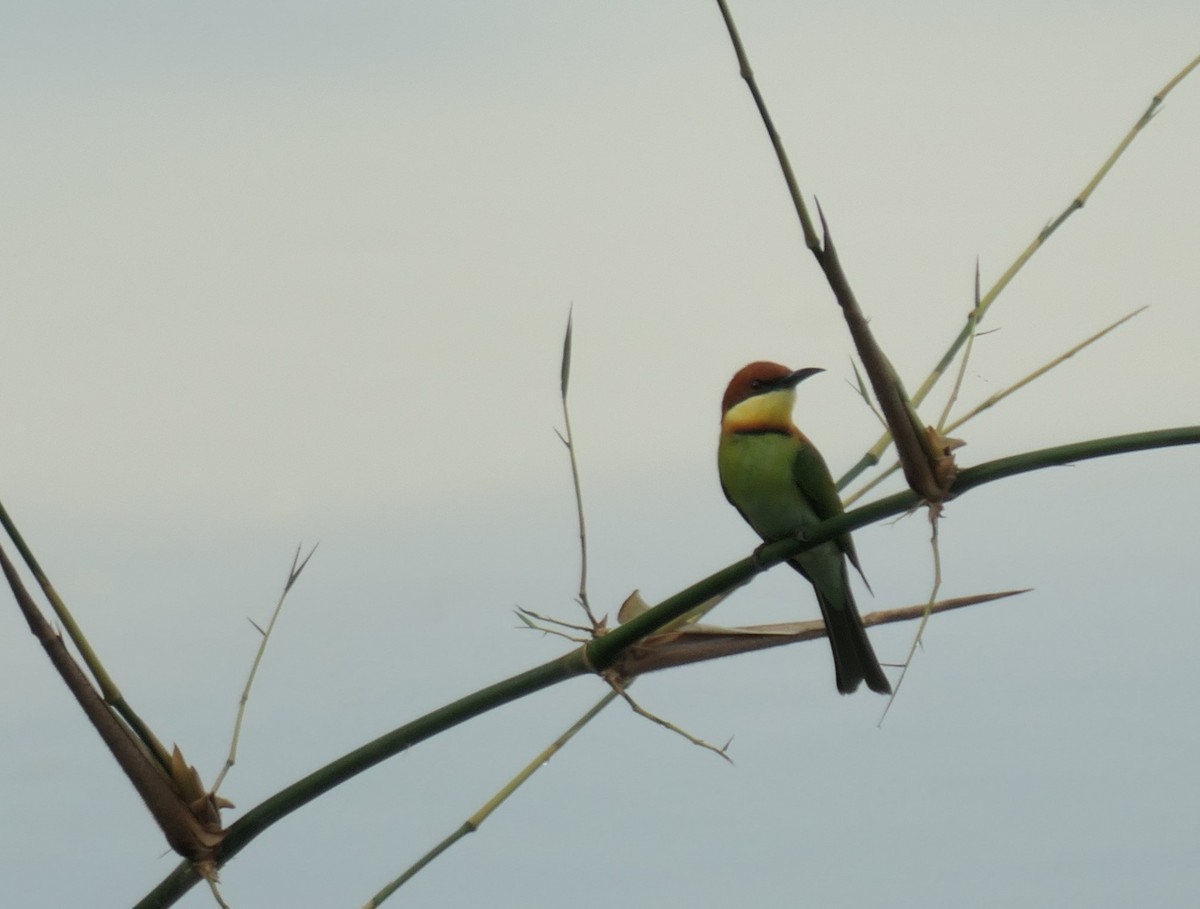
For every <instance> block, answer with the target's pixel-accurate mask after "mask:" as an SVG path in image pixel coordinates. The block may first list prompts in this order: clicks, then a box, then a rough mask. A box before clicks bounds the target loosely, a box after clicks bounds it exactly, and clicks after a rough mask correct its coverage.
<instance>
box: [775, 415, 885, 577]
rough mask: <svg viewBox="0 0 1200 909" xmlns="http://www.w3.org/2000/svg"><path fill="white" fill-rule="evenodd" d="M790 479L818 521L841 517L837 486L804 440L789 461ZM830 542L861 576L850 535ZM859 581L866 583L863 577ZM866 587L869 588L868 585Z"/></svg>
mask: <svg viewBox="0 0 1200 909" xmlns="http://www.w3.org/2000/svg"><path fill="white" fill-rule="evenodd" d="M792 478H793V479H794V480H795V481H796V488H797V489H799V490H800V494H801V495H802V496H804V498H806V499H808V501H809V502H810V503H811V504H812V508H813V511H815V512H816V513H817V517H819V518H820V519H821V520H822V521H827V520H829V519H830V518H836V517H837V516H838V515H840V514H845V509H844V508H842V499H841V497H840V496H839V495H838V491H837V486H835V485H834V482H833V475H832V474H830V472H829V467H828V466H826V464H825V459H824V458H823V457H821V452H819V451H817V449H816V447H815V446H814V445H813V444H812V443H811V442H809V441H808V440H807V439H801V442H800V450H799V451H797V452H796V458H795V460H794V461H793V462H792ZM834 542H835V543H837V546H838V549H840V550H841V551H842V552H843V553H845V554H846V557H847V558H849V559H850V564H852V565H853V566H854V567H855V569H857V571H858V573H859V575H862V573H863V570H862V566H861V565H859V564H858V553H857V552H855V551H854V541H853V540H852V539H850V534H848V533H844V534H842V535H841V536H838V537H835V538H834ZM863 581H866V577H865V576H863ZM867 586H868V587H870V585H869V584H868V585H867Z"/></svg>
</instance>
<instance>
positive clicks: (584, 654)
mask: <svg viewBox="0 0 1200 909" xmlns="http://www.w3.org/2000/svg"><path fill="white" fill-rule="evenodd" d="M1196 444H1200V426H1184V427H1177V428H1173V429H1163V430H1157V431H1151V432H1142V433H1132V434H1130V435H1122V436H1113V437H1110V438H1104V439H1094V440H1091V441H1087V442H1077V443H1073V444H1069V445H1059V446H1055V447H1053V448H1045V449H1041V450H1038V451H1031V452H1026V453H1024V454H1018V455H1012V456H1010V457H1006V458H999V459H997V460H994V461H989V462H987V463H984V464H979V465H976V466H974V467H970V468H966V469H964V470H962V471H960V472H959V474H958V476H957V478H956V479H955V482H954V485H953V487H952V489H951V495H952V496H958V495H961V494H963V493H965V492H967V491H969V490H971V489H974V488H975V487H977V486H982V485H984V484H987V483H993V482H996V481H997V480H1001V479H1004V478H1006V477H1010V476H1015V475H1016V474H1020V473H1027V472H1030V471H1033V470H1039V469H1042V468H1046V467H1052V466H1055V465H1062V464H1070V463H1075V462H1079V461H1085V460H1090V459H1092V458H1099V457H1106V456H1110V455H1117V454H1125V453H1128V452H1133V451H1149V450H1153V449H1157V448H1166V447H1171V446H1178V445H1196ZM921 502H922V500H921V498H920V497H919V496H918V495H917V494H916V493H914V492H912V491H911V490H905V491H903V492H899V493H896V494H894V495H891V496H887V497H886V498H883V499H879V500H878V501H875V502H872V503H870V504H868V505H863V506H860V507H859V508H856V509H854V510H852V511H848V512H846V513H845V514H843V515H840V516H839V517H837V518H833V519H831V520H829V521H825V522H823V523H822V524H820V525H818V526H817V527H814V528H813V529H812V530H811V531H809V532H808V533H806V534H805V536H804V539H803V540H801V539H786V540H780V541H778V542H775V543H772V544H770V545H766V546H762V547H760V548H759V549H758V550H756V552H755V553H754V554H753V555H751V556H748V557H747V558H744V559H742V560H740V561H738V562H735V563H733V564H732V565H729V566H727V567H725V568H722V569H721V570H720V571H717V572H714V573H713V574H711V575H709V576H708V577H707V578H704V579H703V580H701V581H699V582H697V583H695V584H693V585H691V586H690V587H688V588H687V589H686V590H683V591H680V592H679V593H677V594H675V595H674V596H671V597H668V598H667V599H665V600H664V601H663V602H661V603H659V604H658V605H657V606H656V607H654V608H653V609H650V610H649V611H647V612H645V613H643V614H642V615H639V616H636V617H634V618H632V619H630V620H629V621H628V622H626V623H625V624H623V625H621V626H619V627H617V628H615V629H613V630H611V631H609V632H608V633H607V634H605V635H602V636H600V637H598V638H596V639H595V640H593V641H591V642H590V643H588V644H587V645H585V646H583V647H581V648H579V649H577V650H573V651H571V652H570V653H567V654H565V655H563V656H561V657H558V658H556V659H553V660H550V661H549V662H546V663H543V664H542V665H540V666H536V667H534V668H533V669H530V670H527V671H525V672H522V673H519V674H518V675H515V676H512V677H511V678H508V679H505V680H503V681H501V682H498V683H496V684H495V685H490V686H488V687H487V688H484V689H481V690H480V691H476V692H473V693H472V694H469V695H467V696H466V697H463V698H460V699H459V700H457V701H454V702H453V703H450V704H447V705H445V706H444V707H440V708H438V709H437V710H434V711H432V712H430V713H427V714H425V715H424V716H422V717H420V718H418V719H416V720H413V721H412V722H410V723H407V724H405V725H403V726H401V727H399V728H398V729H394V730H392V731H391V732H388V733H386V734H384V735H382V736H380V737H378V738H377V739H375V740H374V741H372V742H368V743H367V744H366V745H363V746H362V747H360V748H357V749H355V750H354V751H351V752H349V753H348V754H346V755H343V756H342V757H340V758H338V759H336V760H334V761H332V762H331V763H329V764H327V765H325V766H324V767H322V768H320V769H319V770H317V771H315V772H313V773H311V774H309V775H308V776H306V777H304V778H303V779H300V780H297V781H296V782H295V783H292V784H291V785H290V786H287V787H286V788H284V789H282V790H281V791H279V792H278V793H276V794H275V795H273V796H271V797H270V798H268V799H266V800H265V801H263V802H262V803H260V804H259V805H257V806H255V807H254V808H252V809H250V810H249V811H248V812H247V813H246V814H245V816H243V817H242V818H241V819H240V820H238V821H236V822H234V823H233V824H232V825H231V826H230V827H229V828H228V830H227V831H226V836H225V839H224V840H223V842H222V844H221V849H220V852H219V853H218V855H217V864H218V865H224V864H225V863H226V862H228V861H229V860H230V859H232V858H233V857H234V856H235V855H237V854H238V853H239V852H241V850H242V849H244V848H246V846H248V845H249V844H250V843H251V842H252V841H253V840H254V839H255V838H256V837H257V836H258V835H259V834H261V833H263V832H264V831H266V830H267V829H268V828H270V827H271V826H272V825H274V824H275V823H277V822H278V821H280V820H282V819H283V818H285V817H287V816H288V815H289V814H291V813H292V812H294V811H296V810H297V809H298V808H300V807H302V806H303V805H306V804H308V803H309V802H311V801H312V800H313V799H316V798H318V797H319V796H321V795H323V794H325V793H326V792H328V791H330V790H331V789H333V788H335V787H336V786H338V785H340V784H341V783H343V782H345V781H346V780H348V779H351V778H352V777H354V776H357V775H358V774H359V773H362V772H363V771H365V770H368V769H370V768H371V767H374V766H375V765H376V764H379V763H381V762H382V761H385V760H387V759H388V758H390V757H393V756H395V755H397V754H399V753H400V752H402V751H405V750H407V749H408V748H411V747H412V746H413V745H416V744H418V743H419V742H422V741H425V740H426V739H428V738H431V737H433V736H435V735H437V734H438V733H440V732H444V731H446V730H447V729H450V728H453V727H454V726H457V725H458V724H460V723H463V722H465V721H467V720H469V719H472V718H473V717H476V716H479V715H480V714H483V713H486V712H488V711H490V710H493V709H495V708H497V707H500V706H502V705H504V704H508V703H510V702H511V701H514V700H517V699H519V698H522V697H525V696H526V695H530V694H533V693H534V692H537V691H541V690H542V689H544V688H548V687H550V686H552V685H556V684H559V683H560V682H564V681H566V680H567V679H571V678H575V677H578V676H580V675H585V674H588V673H593V672H603V671H604V670H606V669H608V668H609V667H611V666H612V665H613V664H614V663H615V662H616V660H617V659H618V658H619V657H620V655H621V653H622V652H623V651H624V650H625V649H626V648H627V647H629V646H630V645H632V644H634V643H636V642H637V641H639V640H641V639H642V638H644V637H646V636H648V635H650V634H652V633H654V632H655V631H658V630H659V629H661V628H663V627H665V626H666V625H668V624H669V623H670V622H672V621H674V620H675V619H677V618H679V617H680V616H683V615H684V614H686V613H687V612H688V611H689V610H691V609H694V608H695V607H696V606H698V605H699V604H701V603H703V602H704V601H705V600H707V599H709V598H710V597H713V596H716V595H718V594H720V593H722V592H723V591H726V590H730V589H732V588H734V587H736V586H738V585H740V584H743V583H745V582H746V581H748V580H750V578H752V577H754V576H755V575H757V574H759V573H761V572H763V571H765V570H766V569H767V568H769V567H771V566H772V565H776V564H778V563H779V562H781V561H784V560H785V559H789V558H792V557H794V556H796V555H798V554H800V553H801V552H804V551H806V550H808V549H811V548H812V547H814V546H819V545H820V544H821V543H824V542H826V541H828V540H830V539H833V538H834V537H836V536H839V535H841V534H844V533H848V532H850V531H853V530H855V529H857V528H860V527H864V526H866V525H867V524H872V523H875V522H876V521H880V520H883V519H885V518H889V517H893V516H895V515H900V514H904V513H905V512H907V511H909V510H910V509H912V508H915V507H917V506H918V505H920V504H921ZM199 879H200V878H199V876H198V874H197V873H196V871H195V870H194V869H193V868H192V866H191V865H190V864H188V863H184V864H182V865H180V866H178V867H177V868H176V869H175V870H174V871H173V872H171V874H170V875H168V876H167V878H165V879H164V880H163V881H162V882H161V883H160V884H159V885H158V886H157V887H156V888H155V889H154V890H153V891H151V892H150V893H149V894H147V895H146V897H144V898H143V899H142V900H141V901H140V902H139V903H138V904H137V907H136V909H158V907H163V906H168V905H171V904H172V903H174V902H175V900H177V899H178V898H179V897H180V896H182V895H183V894H184V893H186V892H187V891H188V890H189V889H191V887H193V886H194V885H195V884H196V882H197V881H198V880H199Z"/></svg>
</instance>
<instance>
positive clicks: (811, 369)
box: [779, 366, 825, 388]
mask: <svg viewBox="0 0 1200 909" xmlns="http://www.w3.org/2000/svg"><path fill="white" fill-rule="evenodd" d="M824 371H825V370H823V369H822V368H821V367H820V366H806V367H805V368H804V369H797V370H796V371H795V372H793V373H789V374H788V375H786V376H784V377H783V378H782V379H781V380H780V382H779V387H780V388H795V387H796V386H797V385H799V384H800V383H801V382H803V381H804V380H805V379H807V378H809V377H811V376H815V375H816V374H817V373H819V372H824Z"/></svg>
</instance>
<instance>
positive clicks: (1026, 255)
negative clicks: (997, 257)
mask: <svg viewBox="0 0 1200 909" xmlns="http://www.w3.org/2000/svg"><path fill="white" fill-rule="evenodd" d="M1197 66H1200V56H1197V57H1196V58H1195V59H1194V60H1192V61H1191V62H1190V63H1188V64H1187V65H1186V66H1185V67H1183V69H1181V70H1180V71H1179V72H1178V73H1176V74H1175V75H1174V76H1173V77H1172V78H1171V80H1170V81H1169V82H1167V84H1166V85H1164V86H1163V87H1162V88H1161V89H1160V90H1159V91H1158V93H1157V94H1155V95H1154V97H1153V98H1152V99H1151V101H1150V105H1149V106H1148V107H1147V108H1146V110H1145V111H1144V112H1143V113H1142V115H1141V117H1139V118H1138V120H1137V122H1136V123H1134V124H1133V126H1132V127H1130V129H1129V132H1127V133H1126V134H1125V136H1124V137H1123V138H1122V139H1121V141H1120V142H1119V143H1117V147H1116V148H1115V149H1113V152H1112V154H1110V155H1109V156H1108V158H1107V159H1106V160H1105V162H1104V163H1103V164H1102V165H1101V166H1100V169H1099V170H1098V171H1096V173H1095V175H1093V177H1092V179H1091V180H1089V181H1088V183H1087V185H1086V186H1085V187H1084V188H1083V190H1082V191H1080V193H1079V194H1078V195H1077V196H1076V197H1075V198H1074V199H1072V200H1071V202H1070V204H1068V205H1067V207H1066V208H1065V209H1063V211H1062V212H1061V213H1060V214H1059V215H1058V217H1056V218H1054V219H1053V220H1052V221H1051V222H1050V223H1049V224H1047V225H1046V227H1044V228H1043V229H1042V230H1041V231H1040V232H1039V233H1038V235H1037V236H1036V237H1034V238H1033V240H1032V241H1031V242H1030V244H1029V245H1028V246H1027V247H1025V249H1024V251H1023V252H1021V254H1020V255H1018V256H1017V258H1016V259H1015V260H1014V261H1013V262H1012V264H1011V265H1009V267H1008V268H1007V269H1005V271H1004V274H1002V275H1001V276H1000V277H999V278H998V279H996V283H995V284H993V285H992V286H991V287H990V288H989V289H988V292H987V293H986V294H984V295H983V298H982V299H981V300H980V301H979V302H978V304H976V306H975V307H974V309H972V310H971V312H970V314H969V315H968V316H967V322H966V324H965V325H963V327H962V330H961V331H960V332H959V333H958V336H957V337H955V339H954V340H953V341H952V342H951V343H950V346H949V347H948V348H947V349H946V352H945V353H944V354H943V355H942V358H941V360H939V361H938V363H937V365H936V366H934V368H933V370H932V371H931V372H930V373H929V375H927V376H926V377H925V380H924V381H923V382H922V383H921V385H920V387H919V388H917V390H916V392H914V393H913V396H912V404H913V407H919V406H920V405H921V402H922V401H924V400H925V398H926V396H927V395H928V394H929V392H930V391H931V390H932V389H933V387H934V386H935V385H936V384H937V383H938V381H939V380H940V379H941V378H942V376H943V375H944V374H945V373H946V371H947V370H948V369H949V368H950V364H951V363H952V362H953V361H954V358H955V357H956V356H957V355H958V352H959V350H960V349H961V348H962V346H963V344H965V343H966V341H967V339H968V338H969V337H971V335H972V333H973V332H974V331H975V329H976V327H977V326H978V324H979V322H981V321H982V320H983V317H984V316H985V315H986V314H987V311H988V310H989V309H990V308H991V305H992V303H994V302H995V300H996V298H997V297H998V296H1000V294H1001V292H1002V291H1003V290H1004V289H1005V288H1006V287H1007V286H1008V284H1009V282H1010V281H1012V279H1013V278H1014V277H1016V275H1017V273H1018V272H1020V270H1021V269H1022V268H1024V267H1025V263H1026V262H1028V261H1029V260H1030V259H1031V258H1032V257H1033V255H1034V253H1036V252H1037V251H1038V250H1039V249H1041V247H1042V245H1043V244H1044V243H1045V242H1046V241H1047V240H1048V239H1050V237H1051V236H1052V235H1053V234H1054V233H1055V231H1057V230H1058V229H1059V227H1061V226H1062V225H1063V223H1064V222H1065V221H1066V220H1067V219H1068V218H1069V217H1071V215H1073V214H1074V213H1075V212H1077V211H1079V209H1081V208H1083V206H1084V205H1086V204H1087V202H1088V200H1089V199H1090V198H1091V196H1092V193H1093V192H1095V190H1096V187H1097V186H1099V185H1100V181H1101V180H1103V179H1104V178H1105V177H1106V176H1107V175H1108V172H1109V171H1110V170H1112V167H1113V165H1114V164H1116V163H1117V159H1119V158H1120V157H1121V155H1122V154H1124V152H1125V149H1127V148H1128V147H1129V145H1130V144H1131V143H1132V142H1133V140H1134V139H1135V138H1137V135H1138V133H1140V132H1141V131H1142V129H1143V128H1145V126H1146V125H1147V124H1148V123H1149V122H1150V121H1151V120H1152V119H1153V118H1154V115H1155V114H1156V113H1157V112H1158V109H1159V108H1160V107H1161V106H1162V104H1163V101H1165V100H1166V97H1167V95H1168V94H1170V92H1171V90H1172V89H1174V88H1175V86H1177V85H1178V84H1179V83H1180V82H1182V81H1183V80H1184V79H1186V78H1187V77H1188V75H1190V74H1191V72H1192V70H1194V69H1195V68H1196V67H1197ZM889 444H891V435H890V433H888V432H885V433H883V434H882V435H881V436H880V437H879V439H878V440H877V441H876V442H875V444H874V445H872V446H871V448H870V449H868V450H867V452H866V453H865V454H864V455H863V456H862V457H861V458H860V459H859V461H858V463H856V464H855V465H854V466H853V467H851V468H850V470H848V471H847V472H846V473H845V475H844V476H842V478H841V479H840V480H839V481H838V488H839V489H841V488H843V487H845V486H846V485H848V484H850V483H852V482H853V481H854V480H855V479H856V478H857V477H858V476H859V474H861V473H862V472H863V471H864V470H866V469H868V468H870V467H874V466H875V465H876V464H878V463H879V459H880V458H881V457H883V453H884V451H886V450H887V447H888V445H889Z"/></svg>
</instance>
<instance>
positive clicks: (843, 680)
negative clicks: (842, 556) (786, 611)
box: [817, 565, 892, 694]
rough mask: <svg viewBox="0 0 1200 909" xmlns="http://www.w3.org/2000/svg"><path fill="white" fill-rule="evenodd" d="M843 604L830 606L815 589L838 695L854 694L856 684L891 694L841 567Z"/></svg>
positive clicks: (823, 596)
mask: <svg viewBox="0 0 1200 909" xmlns="http://www.w3.org/2000/svg"><path fill="white" fill-rule="evenodd" d="M842 572H843V587H842V593H843V598H844V602H843V603H842V604H841V608H837V607H835V606H834V605H833V604H832V603H830V602H829V601H828V600H827V599H826V597H825V595H824V594H823V593H822V592H821V590H820V588H818V589H817V602H818V603H820V605H821V615H822V616H823V617H824V619H825V628H826V630H827V631H828V632H829V646H830V647H831V648H832V649H833V668H834V672H835V673H836V674H837V687H838V691H840V692H841V693H842V694H849V693H850V692H852V691H854V690H856V689H857V688H858V686H859V683H860V682H864V681H865V682H866V683H867V687H868V688H870V689H871V690H872V691H878V692H879V693H880V694H891V693H892V686H891V683H890V682H888V679H887V676H886V675H884V674H883V669H882V667H880V665H879V659H878V658H877V657H876V656H875V648H873V647H872V646H871V640H870V638H868V637H867V631H866V629H865V628H864V627H863V623H862V618H861V617H860V616H859V614H858V606H857V605H855V603H854V596H853V595H852V594H851V593H850V585H849V583H848V580H849V579H848V578H846V577H845V566H844V565H843V567H842Z"/></svg>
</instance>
